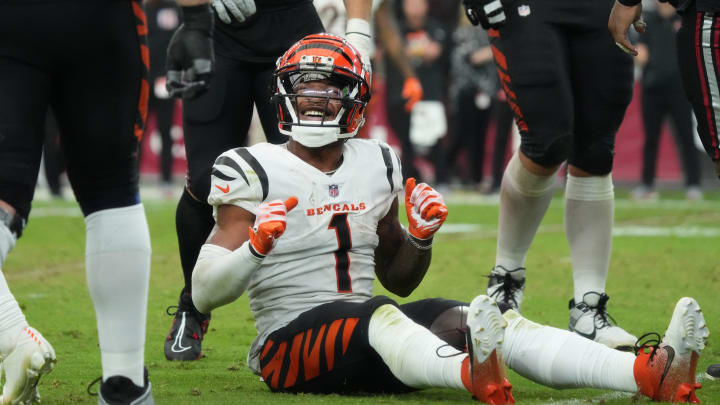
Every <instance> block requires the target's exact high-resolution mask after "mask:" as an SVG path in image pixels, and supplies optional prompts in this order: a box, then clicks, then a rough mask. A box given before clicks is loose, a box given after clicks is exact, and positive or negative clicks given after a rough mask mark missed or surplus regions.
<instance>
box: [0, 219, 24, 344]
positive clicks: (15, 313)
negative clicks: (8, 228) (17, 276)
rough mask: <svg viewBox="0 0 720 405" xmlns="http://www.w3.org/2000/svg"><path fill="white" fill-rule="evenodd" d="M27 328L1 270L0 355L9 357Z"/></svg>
mask: <svg viewBox="0 0 720 405" xmlns="http://www.w3.org/2000/svg"><path fill="white" fill-rule="evenodd" d="M3 226H4V225H0V227H3ZM27 326H28V323H27V321H26V320H25V315H23V313H22V310H21V309H20V306H19V305H18V303H17V301H16V300H15V297H14V296H13V295H12V293H11V292H10V288H9V287H8V285H7V281H5V275H3V274H2V270H1V269H0V354H2V356H6V355H8V354H9V353H10V352H11V351H12V350H13V349H14V348H15V342H16V339H17V336H18V334H19V333H20V331H21V330H22V329H23V328H25V327H27Z"/></svg>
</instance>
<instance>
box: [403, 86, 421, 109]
mask: <svg viewBox="0 0 720 405" xmlns="http://www.w3.org/2000/svg"><path fill="white" fill-rule="evenodd" d="M402 97H403V98H404V99H405V100H407V102H406V103H405V111H407V112H410V111H411V110H412V108H413V107H414V106H415V103H417V102H418V101H420V100H422V97H423V89H422V85H421V84H420V80H418V79H417V77H408V78H407V79H405V83H403V88H402Z"/></svg>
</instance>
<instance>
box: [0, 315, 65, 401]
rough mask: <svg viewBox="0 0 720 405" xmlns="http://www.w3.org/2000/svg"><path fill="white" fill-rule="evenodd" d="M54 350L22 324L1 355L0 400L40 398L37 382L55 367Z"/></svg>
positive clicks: (37, 334)
mask: <svg viewBox="0 0 720 405" xmlns="http://www.w3.org/2000/svg"><path fill="white" fill-rule="evenodd" d="M55 362H56V359H55V350H53V348H52V346H51V345H50V343H48V341H47V340H45V338H44V337H43V336H42V335H41V334H40V332H38V331H37V330H35V329H34V328H31V327H29V326H27V327H25V328H22V330H21V331H20V332H19V333H18V335H17V338H16V342H15V347H14V348H13V349H12V350H11V351H10V352H9V353H8V354H7V355H6V356H4V357H3V358H2V364H0V375H1V376H2V377H3V380H4V385H3V391H2V396H0V404H3V405H5V404H13V405H18V404H34V403H38V402H40V395H39V394H38V390H37V385H38V382H39V380H40V377H41V376H42V375H43V374H47V373H49V372H50V371H52V369H53V367H55Z"/></svg>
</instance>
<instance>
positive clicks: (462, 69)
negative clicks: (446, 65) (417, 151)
mask: <svg viewBox="0 0 720 405" xmlns="http://www.w3.org/2000/svg"><path fill="white" fill-rule="evenodd" d="M461 21H462V22H461V23H460V25H459V26H458V27H457V28H456V29H455V31H454V32H453V36H452V38H453V44H454V47H453V49H452V51H451V52H450V77H451V81H452V83H451V85H450V89H449V95H448V96H449V104H450V109H451V116H452V117H453V120H452V122H453V123H454V126H453V130H452V136H451V139H450V140H449V144H448V147H447V162H448V164H449V165H450V169H451V170H453V171H455V170H458V169H459V168H458V167H456V165H454V164H453V162H457V157H458V154H459V153H460V152H462V151H466V153H467V156H466V157H467V163H468V165H467V166H468V168H467V169H468V170H467V171H466V174H463V175H460V176H459V177H460V180H461V182H462V183H463V185H464V186H467V187H470V188H473V189H476V190H478V191H479V190H480V187H481V183H482V179H483V163H484V158H485V141H486V135H487V130H488V125H489V123H490V118H491V111H492V109H493V105H494V104H495V103H496V98H495V96H496V94H497V92H498V90H499V88H500V83H499V81H498V78H497V72H496V70H495V69H496V68H495V63H494V61H493V54H492V50H491V49H490V41H489V39H488V35H487V31H484V30H480V29H478V28H477V27H474V26H473V25H471V24H470V22H469V21H468V20H467V19H462V20H461ZM500 176H502V173H500Z"/></svg>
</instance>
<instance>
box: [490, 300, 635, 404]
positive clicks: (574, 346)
mask: <svg viewBox="0 0 720 405" xmlns="http://www.w3.org/2000/svg"><path fill="white" fill-rule="evenodd" d="M503 316H504V317H505V319H506V320H507V321H508V326H507V328H506V329H505V342H504V343H503V346H502V354H503V358H504V359H505V364H506V365H507V366H508V367H510V368H511V369H513V370H515V371H516V372H517V373H518V374H521V375H522V376H524V377H527V378H529V379H531V380H533V381H535V382H538V383H540V384H543V385H547V386H549V387H553V388H581V387H587V388H603V389H612V390H617V391H627V392H636V391H637V385H636V383H635V377H634V374H633V365H634V364H635V356H634V355H633V354H632V353H628V352H621V351H618V350H614V349H610V348H609V347H607V346H605V345H602V344H600V343H597V342H594V341H592V340H590V339H586V338H584V337H581V336H579V335H577V334H575V333H572V332H569V331H567V330H562V329H557V328H553V327H550V326H543V325H540V324H537V323H535V322H532V321H530V320H528V319H525V318H523V317H522V316H521V315H520V314H518V313H517V312H515V311H513V310H510V311H507V312H505V314H504V315H503Z"/></svg>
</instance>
